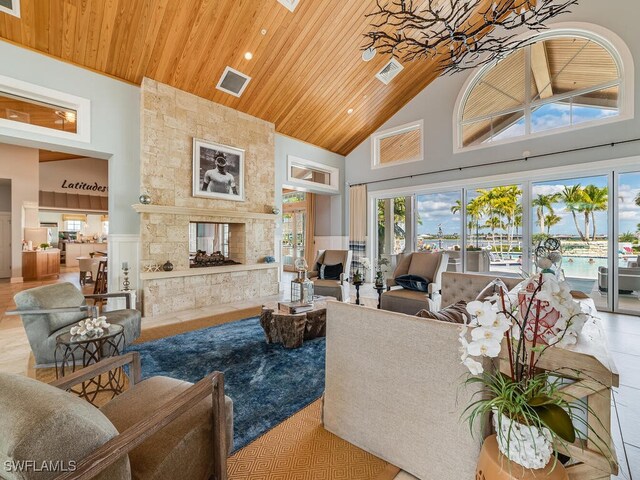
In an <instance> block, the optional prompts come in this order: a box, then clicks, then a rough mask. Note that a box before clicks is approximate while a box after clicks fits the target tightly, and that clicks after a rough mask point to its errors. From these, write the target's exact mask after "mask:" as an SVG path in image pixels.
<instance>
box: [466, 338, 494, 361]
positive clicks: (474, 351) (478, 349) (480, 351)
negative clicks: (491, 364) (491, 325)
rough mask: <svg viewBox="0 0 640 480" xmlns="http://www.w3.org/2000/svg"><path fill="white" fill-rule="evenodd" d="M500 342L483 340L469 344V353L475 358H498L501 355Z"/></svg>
mask: <svg viewBox="0 0 640 480" xmlns="http://www.w3.org/2000/svg"><path fill="white" fill-rule="evenodd" d="M500 348H501V347H500V342H497V341H495V340H491V339H487V338H482V339H479V340H474V341H473V342H471V343H470V344H469V347H468V348H467V351H468V352H469V355H471V356H473V357H481V356H484V357H497V356H498V355H499V354H500Z"/></svg>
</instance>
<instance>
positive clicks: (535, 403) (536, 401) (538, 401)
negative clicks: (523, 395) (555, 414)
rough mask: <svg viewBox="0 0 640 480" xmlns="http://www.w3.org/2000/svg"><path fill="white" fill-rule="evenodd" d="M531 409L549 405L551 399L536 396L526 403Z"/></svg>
mask: <svg viewBox="0 0 640 480" xmlns="http://www.w3.org/2000/svg"><path fill="white" fill-rule="evenodd" d="M527 403H528V404H529V405H531V406H532V407H540V406H542V405H549V404H551V403H554V402H553V399H552V398H551V397H549V396H548V395H538V396H537V397H534V398H532V399H531V400H529V401H528V402H527Z"/></svg>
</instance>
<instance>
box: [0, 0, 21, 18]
mask: <svg viewBox="0 0 640 480" xmlns="http://www.w3.org/2000/svg"><path fill="white" fill-rule="evenodd" d="M11 5H12V7H11V8H8V7H3V6H2V5H0V13H7V14H9V15H13V16H14V17H18V18H20V0H12V2H11Z"/></svg>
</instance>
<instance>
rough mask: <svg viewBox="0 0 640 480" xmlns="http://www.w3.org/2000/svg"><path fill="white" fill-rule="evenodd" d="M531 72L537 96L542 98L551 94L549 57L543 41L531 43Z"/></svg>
mask: <svg viewBox="0 0 640 480" xmlns="http://www.w3.org/2000/svg"><path fill="white" fill-rule="evenodd" d="M530 48H531V73H532V74H533V80H534V81H535V82H536V87H537V88H538V92H539V93H538V98H540V99H544V98H549V97H552V96H553V87H552V85H551V71H550V70H549V58H548V57H547V48H546V46H545V42H536V43H533V44H532V45H531V47H530Z"/></svg>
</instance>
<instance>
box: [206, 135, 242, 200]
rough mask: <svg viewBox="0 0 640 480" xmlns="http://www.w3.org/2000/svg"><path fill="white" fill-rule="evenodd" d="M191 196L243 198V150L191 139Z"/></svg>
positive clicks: (227, 198) (226, 198)
mask: <svg viewBox="0 0 640 480" xmlns="http://www.w3.org/2000/svg"><path fill="white" fill-rule="evenodd" d="M193 196H194V197H206V198H222V199H225V200H236V201H239V202H241V201H244V150H241V149H239V148H235V147H229V146H227V145H219V144H217V143H210V142H205V141H204V140H198V139H197V138H194V139H193Z"/></svg>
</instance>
